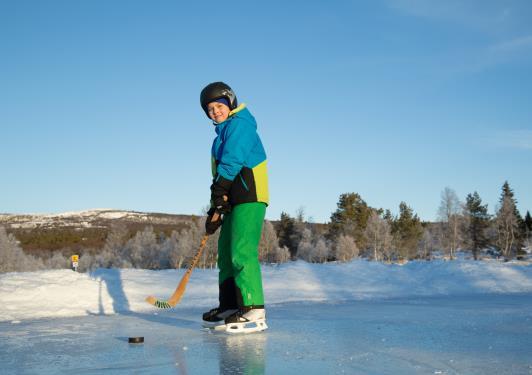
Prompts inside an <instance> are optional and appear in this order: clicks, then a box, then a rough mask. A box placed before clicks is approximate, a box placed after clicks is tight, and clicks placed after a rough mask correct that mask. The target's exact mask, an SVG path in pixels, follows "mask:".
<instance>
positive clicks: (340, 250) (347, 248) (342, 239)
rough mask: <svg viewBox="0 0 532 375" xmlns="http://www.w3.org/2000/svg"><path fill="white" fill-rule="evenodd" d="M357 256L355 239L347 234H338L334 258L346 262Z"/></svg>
mask: <svg viewBox="0 0 532 375" xmlns="http://www.w3.org/2000/svg"><path fill="white" fill-rule="evenodd" d="M357 256H358V247H357V244H356V243H355V239H354V238H353V237H351V236H347V235H343V234H341V235H339V236H338V238H337V239H336V249H335V258H336V259H337V260H339V261H341V262H347V261H349V260H351V259H353V258H355V257H357Z"/></svg>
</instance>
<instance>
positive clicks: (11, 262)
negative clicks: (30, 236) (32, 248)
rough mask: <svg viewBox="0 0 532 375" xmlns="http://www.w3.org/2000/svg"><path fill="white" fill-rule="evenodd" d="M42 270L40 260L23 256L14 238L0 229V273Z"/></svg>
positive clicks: (2, 228) (42, 266) (3, 229)
mask: <svg viewBox="0 0 532 375" xmlns="http://www.w3.org/2000/svg"><path fill="white" fill-rule="evenodd" d="M43 268H44V265H43V262H42V261H41V260H40V259H38V258H35V257H33V256H31V255H27V254H25V253H24V251H23V250H22V248H21V247H20V246H19V242H18V241H17V239H16V238H15V236H13V235H12V234H8V233H7V231H6V229H5V228H4V227H0V272H17V271H18V272H21V271H36V270H39V269H43Z"/></svg>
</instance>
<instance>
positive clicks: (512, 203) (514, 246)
mask: <svg viewBox="0 0 532 375" xmlns="http://www.w3.org/2000/svg"><path fill="white" fill-rule="evenodd" d="M495 223H496V228H497V246H498V248H499V250H500V251H501V252H502V255H503V256H504V257H505V259H511V258H513V256H514V255H516V254H517V252H518V250H520V249H521V246H522V239H521V236H520V234H521V233H520V229H521V228H522V227H523V226H524V225H523V224H524V223H523V219H522V218H521V215H520V214H519V210H518V209H517V201H516V200H515V198H514V193H513V191H512V189H511V188H510V184H509V183H508V181H505V182H504V184H503V186H502V193H501V197H500V199H499V205H498V209H497V214H496V216H495ZM521 230H522V229H521ZM517 255H519V254H517Z"/></svg>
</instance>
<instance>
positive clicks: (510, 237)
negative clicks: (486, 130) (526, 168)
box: [278, 182, 532, 262]
mask: <svg viewBox="0 0 532 375" xmlns="http://www.w3.org/2000/svg"><path fill="white" fill-rule="evenodd" d="M438 217H439V221H438V222H436V223H427V222H425V223H424V222H422V221H421V220H420V219H419V217H418V216H417V215H416V214H415V213H414V211H413V209H412V208H411V207H409V206H408V205H407V204H406V203H405V202H401V203H400V205H399V214H398V215H396V216H394V215H392V214H391V212H390V210H384V209H380V208H379V209H377V208H374V207H370V206H368V204H367V203H366V202H365V201H364V200H363V199H362V197H361V196H360V195H359V194H356V193H347V194H342V195H341V196H340V199H339V201H338V203H337V209H336V211H335V212H333V214H332V215H331V220H330V223H329V224H328V225H327V229H326V231H325V232H323V233H316V232H313V231H311V230H310V229H309V227H308V226H306V225H305V224H304V222H303V221H302V220H301V219H298V218H291V217H290V216H289V215H287V214H286V213H283V214H282V215H281V220H280V222H279V224H278V236H279V244H280V246H281V247H283V246H286V247H287V248H288V249H289V251H290V255H291V258H292V259H305V260H307V261H309V262H324V261H330V260H339V261H345V260H349V259H352V258H353V257H357V256H361V257H365V258H369V259H373V260H377V261H406V260H412V259H427V260H428V259H431V258H432V257H433V255H434V254H435V253H438V254H442V253H443V255H444V256H445V257H447V258H448V259H454V258H455V257H456V253H457V251H470V252H471V254H472V257H473V258H474V259H479V257H480V255H481V252H482V251H484V252H486V253H487V255H489V256H494V257H502V258H504V259H505V260H510V259H514V258H517V259H523V258H524V257H525V256H526V255H527V250H528V251H529V250H530V249H532V218H531V216H530V212H528V211H527V213H526V215H525V216H524V217H522V216H521V214H520V213H519V210H518V209H517V201H516V199H515V197H514V193H513V191H512V189H511V188H510V185H509V184H508V182H505V183H504V185H503V187H502V192H501V196H500V199H499V203H498V205H497V207H496V208H495V212H494V213H493V214H489V212H488V205H487V204H484V203H483V202H482V199H481V197H480V196H479V194H478V193H477V192H473V193H471V194H468V195H467V197H466V199H465V201H461V200H460V199H459V198H458V196H457V194H456V192H455V191H454V190H452V189H451V188H448V187H447V188H445V189H444V190H443V192H442V194H441V202H440V206H439V210H438Z"/></svg>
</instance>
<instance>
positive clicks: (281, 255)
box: [274, 246, 291, 263]
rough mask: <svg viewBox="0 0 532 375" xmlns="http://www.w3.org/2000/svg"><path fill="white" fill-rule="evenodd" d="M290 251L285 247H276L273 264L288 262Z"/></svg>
mask: <svg viewBox="0 0 532 375" xmlns="http://www.w3.org/2000/svg"><path fill="white" fill-rule="evenodd" d="M290 258H291V256H290V250H288V248H287V247H286V246H284V247H277V251H276V253H275V260H274V261H275V263H286V262H288V261H289V260H290Z"/></svg>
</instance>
